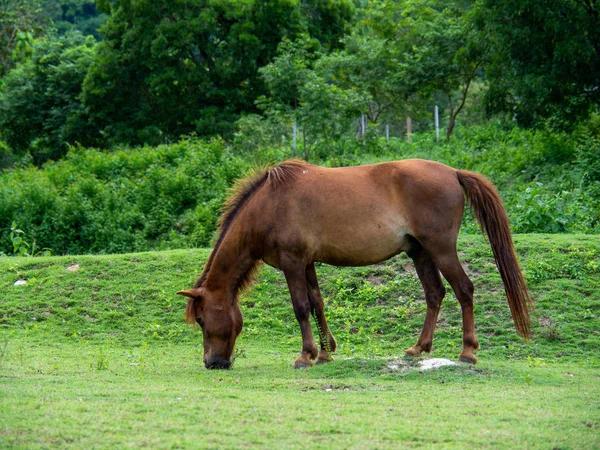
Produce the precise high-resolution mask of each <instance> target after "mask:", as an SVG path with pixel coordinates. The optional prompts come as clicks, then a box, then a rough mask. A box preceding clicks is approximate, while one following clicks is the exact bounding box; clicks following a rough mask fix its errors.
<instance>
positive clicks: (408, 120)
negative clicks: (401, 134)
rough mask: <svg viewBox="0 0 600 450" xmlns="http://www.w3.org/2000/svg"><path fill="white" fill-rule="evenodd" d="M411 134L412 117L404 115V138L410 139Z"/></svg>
mask: <svg viewBox="0 0 600 450" xmlns="http://www.w3.org/2000/svg"><path fill="white" fill-rule="evenodd" d="M411 134H412V119H411V118H410V116H407V117H406V140H407V141H410V139H411V137H410V136H411Z"/></svg>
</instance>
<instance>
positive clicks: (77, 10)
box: [41, 0, 107, 40]
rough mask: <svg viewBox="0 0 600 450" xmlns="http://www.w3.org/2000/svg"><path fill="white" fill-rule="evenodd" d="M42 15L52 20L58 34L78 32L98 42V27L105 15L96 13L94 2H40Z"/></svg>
mask: <svg viewBox="0 0 600 450" xmlns="http://www.w3.org/2000/svg"><path fill="white" fill-rule="evenodd" d="M41 2H42V3H41V6H42V10H43V12H44V14H45V15H46V16H47V17H48V18H50V19H51V20H52V23H53V26H54V27H55V28H56V30H57V31H58V32H59V33H60V34H64V33H66V32H67V31H74V30H78V31H80V32H81V34H83V35H84V36H88V35H92V36H94V37H95V38H96V39H97V40H100V38H101V36H100V32H99V28H100V26H101V25H102V24H103V23H104V22H105V21H106V18H107V16H106V14H103V13H99V12H97V11H96V2H95V0H41Z"/></svg>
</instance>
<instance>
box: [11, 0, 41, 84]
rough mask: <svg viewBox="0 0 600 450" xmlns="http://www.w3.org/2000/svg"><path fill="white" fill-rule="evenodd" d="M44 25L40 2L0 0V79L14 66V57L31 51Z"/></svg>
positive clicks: (34, 0)
mask: <svg viewBox="0 0 600 450" xmlns="http://www.w3.org/2000/svg"><path fill="white" fill-rule="evenodd" d="M46 25H47V20H46V19H45V18H44V16H43V15H42V9H41V7H40V0H0V77H1V76H2V75H4V74H5V73H6V71H8V69H9V68H10V67H11V66H13V65H14V56H18V54H19V53H20V54H23V53H28V52H29V51H30V50H31V44H32V42H33V40H34V38H35V37H37V36H39V35H41V34H42V33H43V31H44V28H45V26H46ZM15 52H16V53H17V54H15Z"/></svg>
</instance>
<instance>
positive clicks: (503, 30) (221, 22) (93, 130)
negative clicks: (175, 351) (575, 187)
mask: <svg viewBox="0 0 600 450" xmlns="http://www.w3.org/2000/svg"><path fill="white" fill-rule="evenodd" d="M96 6H97V7H98V11H96ZM599 17H600V16H599V15H598V5H597V4H596V1H576V0H568V1H563V2H558V3H557V2H552V1H548V0H527V1H521V2H516V3H515V2H514V1H509V0H471V1H464V0H402V1H396V0H394V1H389V0H370V1H361V2H352V1H350V0H343V1H340V0H277V1H270V2H267V3H265V2H260V1H256V0H227V1H223V0H219V1H216V0H188V1H185V2H176V1H175V2H166V3H165V2H163V3H157V2H154V1H148V0H138V1H136V2H133V3H132V2H131V1H130V0H98V2H96V4H95V3H94V2H93V0H18V1H16V2H13V1H10V2H9V1H7V0H3V1H0V43H2V50H1V51H0V68H1V69H0V112H1V113H2V114H0V118H2V117H3V116H6V119H3V120H0V142H4V144H3V145H2V146H4V147H6V148H4V149H3V153H8V154H9V157H8V158H3V159H5V162H4V163H3V165H4V166H5V167H6V166H7V167H13V166H14V165H15V164H16V163H17V162H18V161H19V160H21V159H22V158H23V157H26V155H28V154H30V155H31V156H32V157H33V160H34V162H35V163H36V164H37V165H41V164H42V163H43V162H44V161H46V160H47V159H57V158H61V157H62V156H64V154H65V153H66V151H67V149H68V147H69V146H73V145H77V144H81V145H84V146H95V147H100V148H113V147H120V146H123V145H135V146H140V145H153V146H155V145H158V144H163V143H166V142H176V141H178V140H180V139H181V137H182V136H189V135H191V134H196V135H200V136H210V137H213V136H220V137H221V138H223V139H225V140H226V141H228V142H233V141H235V138H236V134H237V133H238V132H239V131H240V128H242V127H243V125H244V124H247V123H248V121H251V122H252V123H253V124H254V125H257V123H258V121H257V120H255V119H256V118H257V117H258V118H260V119H261V120H266V121H268V122H269V124H268V126H267V125H264V127H267V128H268V127H274V128H278V129H279V131H280V132H279V133H278V134H277V139H281V135H282V134H286V135H289V133H290V131H289V130H290V129H291V127H292V124H296V126H297V130H298V131H299V133H300V137H301V140H302V142H305V141H309V142H311V143H315V142H317V141H329V142H331V141H340V140H344V141H347V142H349V143H350V142H351V141H353V140H355V139H356V135H357V133H358V134H360V135H361V137H362V134H363V132H364V131H365V128H371V130H374V129H377V128H378V127H379V128H382V127H385V126H390V127H391V130H392V134H393V135H395V136H400V135H401V134H404V132H405V131H406V129H407V126H405V125H404V124H405V120H406V118H407V117H410V118H411V119H412V121H411V123H412V124H413V125H412V127H413V128H412V131H418V132H423V131H429V130H431V129H432V128H433V120H432V114H433V110H434V106H439V107H440V109H441V112H442V117H441V119H442V128H443V129H445V134H446V137H447V138H450V137H451V136H452V135H453V134H454V132H455V130H456V129H457V127H458V128H460V127H463V126H466V125H477V124H482V123H485V122H487V121H488V120H489V119H490V118H497V117H504V118H505V119H506V120H508V121H510V123H513V124H519V125H522V126H527V127H535V128H538V129H544V128H546V127H548V126H549V127H551V128H555V129H567V130H570V129H571V126H572V124H573V122H574V121H575V120H585V119H586V118H588V117H589V116H590V114H593V113H597V112H598V105H599V104H600V89H598V86H599V85H600V78H599V75H598V74H599V73H600V32H599V31H598V30H600V19H599ZM100 23H103V25H102V26H101V27H100V28H99V29H97V28H96V29H95V27H98V26H99V25H100ZM573 23H577V24H578V26H577V27H574V26H573V25H572V24H573ZM65 33H66V34H65ZM77 33H82V34H83V35H86V36H88V35H89V36H88V40H86V41H85V44H83V42H84V38H83V37H81V36H80V37H79V38H75V37H74V36H75V35H76V34H77ZM67 36H71V37H70V38H67ZM94 36H95V37H94ZM82 46H84V47H85V51H83V48H82ZM57 47H59V48H60V49H57ZM57 55H58V56H60V58H59V59H60V60H61V61H64V62H63V63H61V64H60V67H57V68H56V69H54V68H53V67H52V66H54V65H56V64H55V63H54V62H50V61H52V60H53V59H54V58H56V57H57ZM46 56H47V59H46ZM49 60H50V61H49ZM49 65H50V66H49ZM54 70H57V71H59V72H60V78H61V79H64V80H65V83H64V85H60V83H56V82H54V83H53V82H52V77H51V75H52V72H53V71H54ZM13 72H14V73H13ZM32 74H36V77H35V78H36V80H35V82H34V83H31V84H29V83H28V82H27V80H28V78H29V77H31V76H32ZM40 75H41V78H42V80H41V81H40V79H39V78H40ZM47 90H48V92H47ZM61 93H62V94H63V96H64V98H63V97H62V96H61V95H59V94H61ZM36 99H42V100H44V101H42V102H36ZM360 117H362V118H363V119H364V121H366V122H368V125H367V124H364V123H362V122H361V125H360V126H358V123H359V120H358V119H359V118H360ZM259 128H260V129H259V130H255V132H256V133H258V134H260V133H262V132H263V131H264V129H263V127H259ZM283 129H284V130H286V131H285V132H284V133H282V132H281V130H283ZM16 136H19V138H18V139H17V138H16ZM2 146H0V148H2Z"/></svg>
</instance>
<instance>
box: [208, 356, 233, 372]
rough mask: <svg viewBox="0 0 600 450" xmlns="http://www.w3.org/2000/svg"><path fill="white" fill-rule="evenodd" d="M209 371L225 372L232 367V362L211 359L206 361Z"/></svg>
mask: <svg viewBox="0 0 600 450" xmlns="http://www.w3.org/2000/svg"><path fill="white" fill-rule="evenodd" d="M204 366H205V367H206V368H207V369H217V370H225V369H229V368H230V367H231V361H228V360H226V359H222V358H209V359H205V360H204Z"/></svg>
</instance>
